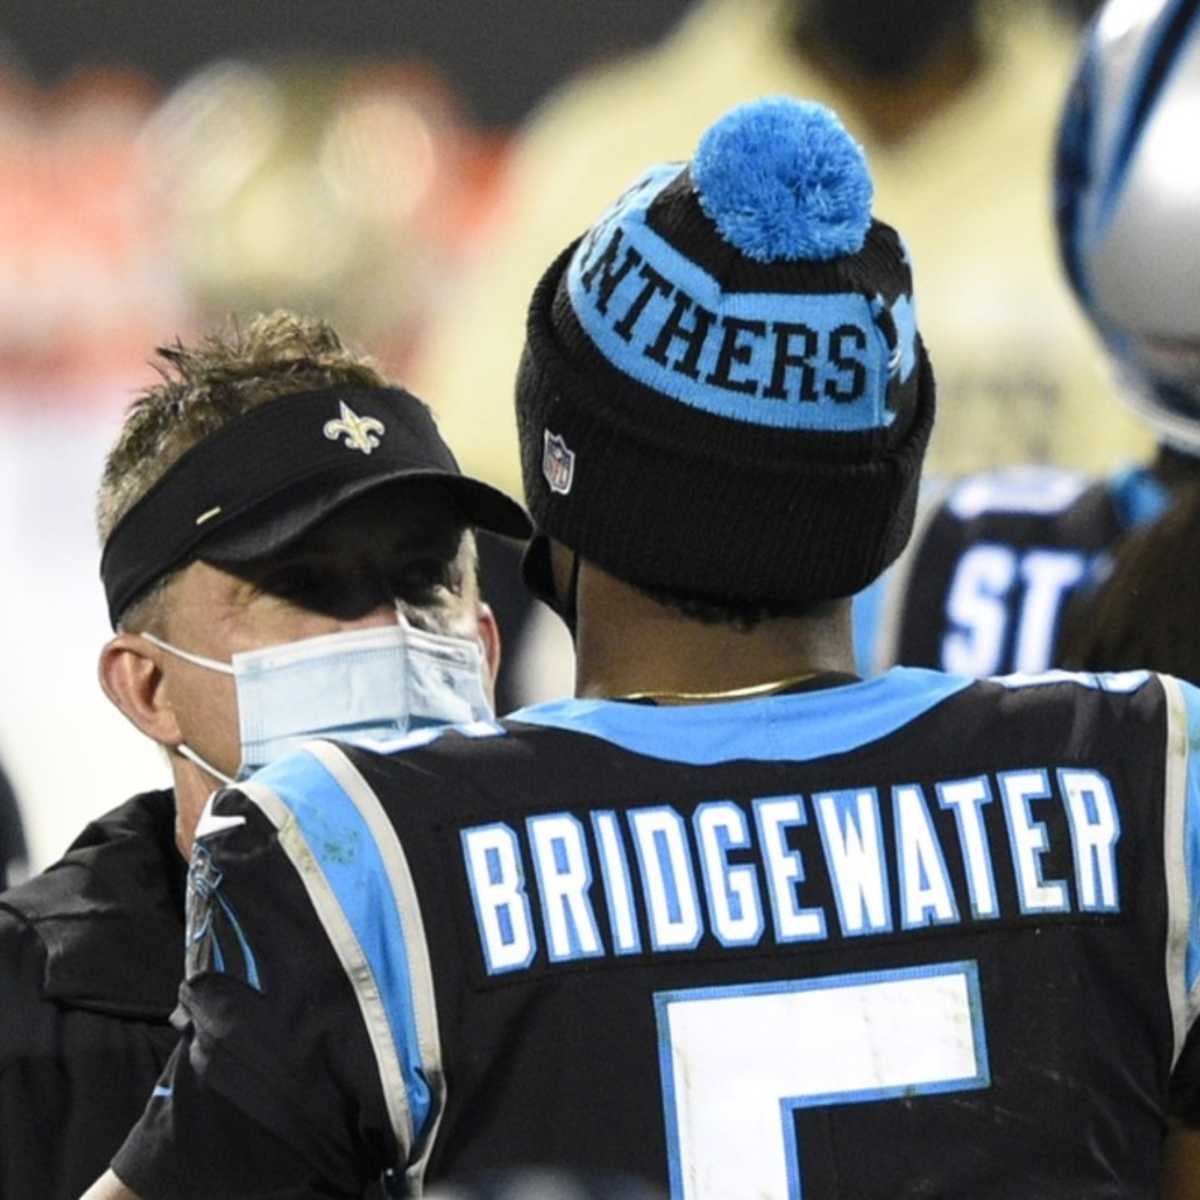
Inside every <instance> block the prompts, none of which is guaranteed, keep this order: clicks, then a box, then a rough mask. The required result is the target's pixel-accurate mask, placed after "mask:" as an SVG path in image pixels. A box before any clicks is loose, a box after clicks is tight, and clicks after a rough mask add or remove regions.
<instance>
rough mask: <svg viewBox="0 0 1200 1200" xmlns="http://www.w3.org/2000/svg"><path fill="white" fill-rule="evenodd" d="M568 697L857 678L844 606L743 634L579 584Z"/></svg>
mask: <svg viewBox="0 0 1200 1200" xmlns="http://www.w3.org/2000/svg"><path fill="white" fill-rule="evenodd" d="M575 649H576V671H575V691H576V695H578V696H581V697H617V696H640V695H652V696H662V695H664V694H669V696H670V697H678V698H685V697H686V698H693V697H694V698H697V699H701V698H713V699H717V698H721V697H720V694H721V693H728V692H735V691H739V690H742V689H758V688H763V687H764V685H769V684H775V683H784V684H786V683H787V682H790V681H793V680H797V679H801V678H804V677H806V676H810V675H820V674H823V673H826V672H831V671H836V672H846V673H853V671H854V648H853V644H852V641H851V634H850V603H849V601H838V602H835V603H833V604H830V605H829V606H828V607H827V608H825V609H823V610H822V611H821V612H820V613H818V614H815V615H812V616H805V617H781V618H774V619H771V620H766V621H762V622H760V623H759V624H757V625H756V626H755V627H754V628H753V629H750V630H746V631H740V630H737V629H735V628H733V627H732V626H731V625H725V624H708V623H706V622H703V621H697V620H693V619H691V618H689V617H685V616H684V615H683V614H682V613H680V612H679V611H678V610H676V609H673V608H670V607H668V606H666V605H663V604H660V603H658V602H657V601H656V600H654V599H652V598H651V597H649V596H647V595H646V594H645V593H643V592H640V591H638V590H637V589H635V588H631V587H629V586H628V585H626V584H623V583H620V582H619V581H618V580H615V579H613V578H612V577H611V576H608V575H605V574H604V573H603V572H600V571H594V570H588V571H586V572H585V575H584V577H583V578H581V581H580V594H579V624H578V630H577V635H576V644H575Z"/></svg>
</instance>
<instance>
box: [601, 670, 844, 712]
mask: <svg viewBox="0 0 1200 1200" xmlns="http://www.w3.org/2000/svg"><path fill="white" fill-rule="evenodd" d="M822 674H825V672H823V671H805V672H803V673H802V674H800V675H789V676H788V677H787V678H786V679H773V680H771V681H770V682H769V683H752V684H750V685H749V686H748V687H740V688H728V689H726V690H725V691H720V692H666V691H664V692H630V693H629V694H628V695H625V696H613V697H612V699H614V700H659V701H665V702H666V703H668V704H670V703H675V704H696V703H702V702H703V701H705V700H748V699H749V698H750V697H752V696H770V695H773V694H774V693H775V692H782V691H786V690H787V689H788V688H790V687H795V685H796V684H798V683H804V682H806V681H807V680H809V679H816V678H817V676H818V675H822Z"/></svg>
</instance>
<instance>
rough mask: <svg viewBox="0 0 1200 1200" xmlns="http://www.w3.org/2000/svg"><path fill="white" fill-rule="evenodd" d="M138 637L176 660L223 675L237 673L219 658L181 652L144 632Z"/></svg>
mask: <svg viewBox="0 0 1200 1200" xmlns="http://www.w3.org/2000/svg"><path fill="white" fill-rule="evenodd" d="M138 636H139V637H144V638H145V639H146V641H148V642H149V643H150V644H151V645H153V646H157V647H158V648H159V649H160V650H165V651H166V652H167V653H168V654H173V655H175V657H176V658H182V659H183V660H184V661H185V662H190V663H195V664H196V666H198V667H207V668H208V669H209V670H210V671H220V672H221V673H222V674H223V675H233V674H234V673H235V672H234V669H233V667H232V665H231V664H229V663H227V662H221V660H220V659H218V658H205V657H204V655H203V654H192V653H191V652H190V651H188V650H180V649H179V647H178V646H172V645H171V643H170V642H164V641H163V640H162V638H159V637H155V636H154V634H152V633H145V632H143V633H140V634H139V635H138Z"/></svg>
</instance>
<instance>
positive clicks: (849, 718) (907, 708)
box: [510, 667, 975, 766]
mask: <svg viewBox="0 0 1200 1200" xmlns="http://www.w3.org/2000/svg"><path fill="white" fill-rule="evenodd" d="M974 682H975V681H974V680H973V679H969V678H967V677H966V676H962V675H946V674H943V673H942V672H940V671H924V670H916V669H913V668H909V667H893V668H892V669H891V670H890V671H888V672H887V673H886V674H884V675H880V676H877V677H876V678H875V679H868V680H865V681H863V682H862V683H853V684H848V685H846V686H843V687H831V688H820V689H818V690H815V691H811V692H799V693H796V694H792V695H782V696H764V697H761V698H759V699H753V700H737V701H732V702H727V703H715V704H684V705H668V706H661V707H652V706H649V705H645V704H631V703H627V702H624V701H620V700H555V701H552V702H551V703H549V704H539V705H535V706H534V707H532V708H524V709H520V710H519V711H517V712H515V713H513V714H512V715H511V717H510V720H513V721H521V722H524V723H525V724H529V725H543V726H548V727H550V728H554V729H563V730H567V731H570V732H573V733H586V734H590V735H591V736H593V737H598V738H603V739H604V740H605V741H606V742H611V743H612V744H613V745H615V746H620V747H622V748H623V749H625V750H630V751H632V752H633V753H635V754H644V755H646V756H647V757H649V758H661V759H665V760H667V761H669V762H680V763H689V764H691V765H692V766H709V765H711V764H713V763H719V762H732V761H735V760H738V759H748V760H751V761H755V762H807V761H809V760H811V759H816V758H826V757H828V756H829V755H832V754H844V753H846V752H847V751H849V750H856V749H858V747H859V746H865V745H867V744H868V743H870V742H877V741H879V739H880V738H884V737H887V736H888V735H889V734H891V733H895V732H896V731H897V730H898V729H902V728H903V727H904V726H905V725H907V724H909V723H910V722H911V721H914V720H915V719H916V718H917V717H919V716H921V715H922V714H923V713H926V712H928V711H929V710H930V709H931V708H933V707H934V706H935V705H938V704H941V702H942V701H943V700H946V699H948V698H949V697H951V696H954V695H957V694H958V693H959V692H961V691H962V690H963V689H964V688H968V687H970V686H971V684H972V683H974Z"/></svg>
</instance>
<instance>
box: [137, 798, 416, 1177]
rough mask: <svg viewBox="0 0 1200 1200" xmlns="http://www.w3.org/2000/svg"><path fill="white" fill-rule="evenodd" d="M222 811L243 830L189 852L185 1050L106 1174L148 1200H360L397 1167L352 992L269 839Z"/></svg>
mask: <svg viewBox="0 0 1200 1200" xmlns="http://www.w3.org/2000/svg"><path fill="white" fill-rule="evenodd" d="M225 795H226V796H227V797H228V796H232V797H233V798H234V799H235V800H237V801H239V802H240V806H239V807H238V808H237V809H236V811H237V813H238V814H239V816H241V817H244V818H245V819H244V820H242V821H238V820H235V821H234V822H233V823H232V825H230V826H228V827H225V828H222V829H221V831H220V832H218V833H216V834H213V835H211V836H207V837H203V838H200V839H198V840H197V844H196V849H195V850H194V852H193V858H192V865H191V868H190V871H189V878H188V921H187V975H186V979H185V982H184V984H183V986H182V987H181V989H180V993H179V1007H178V1009H177V1010H176V1015H175V1018H174V1019H175V1022H176V1024H177V1025H179V1026H180V1027H181V1034H182V1040H181V1044H180V1047H179V1050H178V1051H177V1053H176V1055H175V1057H174V1058H173V1060H172V1062H171V1065H170V1068H169V1070H168V1072H167V1073H166V1075H165V1076H164V1078H163V1081H162V1083H161V1084H160V1090H159V1092H158V1094H156V1095H155V1096H154V1097H153V1098H152V1099H151V1101H150V1103H149V1105H148V1107H147V1109H146V1112H145V1114H144V1115H143V1117H142V1119H141V1121H140V1122H139V1123H138V1125H137V1126H136V1127H135V1128H134V1130H133V1132H132V1134H131V1135H130V1137H129V1138H128V1140H127V1141H126V1143H125V1146H124V1147H123V1148H122V1150H121V1152H120V1154H119V1155H118V1157H117V1159H116V1160H115V1161H114V1168H115V1170H116V1172H117V1174H118V1175H119V1176H120V1177H121V1178H122V1179H123V1180H125V1181H126V1182H127V1183H128V1184H129V1185H130V1186H132V1187H133V1188H134V1189H135V1190H136V1191H138V1192H139V1193H140V1194H141V1195H143V1196H144V1197H146V1200H157V1197H160V1196H161V1197H168V1196H170V1197H176V1196H180V1197H184V1196H193V1195H195V1196H206V1197H211V1196H222V1197H225V1196H228V1197H231V1198H232V1197H241V1196H257V1195H270V1196H271V1197H273V1198H274V1197H280V1198H282V1197H292V1196H308V1195H311V1196H319V1197H326V1196H328V1197H334V1196H338V1197H340V1196H359V1195H362V1194H363V1192H364V1191H365V1190H366V1189H367V1188H368V1187H369V1186H370V1185H371V1184H372V1182H373V1181H374V1180H377V1179H378V1177H379V1176H380V1175H381V1174H382V1172H383V1171H384V1170H385V1169H386V1168H388V1167H391V1166H393V1165H394V1164H396V1163H397V1162H398V1161H399V1159H400V1157H401V1154H400V1151H399V1149H398V1147H397V1143H396V1140H395V1138H394V1135H393V1131H392V1126H391V1123H390V1121H389V1118H388V1111H387V1106H386V1102H385V1100H384V1097H383V1091H382V1085H381V1083H380V1075H379V1069H378V1067H377V1065H376V1061H375V1056H374V1054H375V1052H374V1050H373V1048H372V1044H371V1041H370V1038H369V1037H368V1034H367V1031H366V1028H365V1026H364V1024H363V1018H362V1013H361V1011H360V1009H359V1006H358V1003H357V1001H356V996H355V991H354V988H353V986H352V985H351V983H350V981H349V980H348V978H347V975H346V971H345V969H344V968H343V966H342V963H341V960H340V959H339V957H338V955H337V953H336V952H335V950H334V948H333V947H332V945H331V944H330V942H329V939H328V937H327V936H326V933H325V929H324V926H323V924H322V921H321V919H320V917H319V916H318V914H317V913H316V912H315V910H314V908H313V905H312V902H311V901H310V898H309V895H308V893H307V891H306V890H305V886H304V884H303V882H302V881H301V879H300V877H299V875H298V874H297V871H296V869H295V867H294V866H293V865H292V862H291V860H290V859H289V857H288V855H287V854H286V853H285V851H284V850H283V848H282V847H281V846H280V843H279V840H278V838H277V836H276V831H275V828H274V827H273V826H272V825H271V824H270V822H269V821H268V820H267V819H266V818H265V817H264V816H263V814H262V813H261V812H259V811H258V810H257V809H255V808H254V806H253V805H252V804H250V803H249V802H247V801H245V800H244V799H243V798H242V797H241V796H240V795H238V794H237V793H226V794H225ZM226 811H229V810H228V809H227V810H226ZM251 1158H253V1159H254V1160H255V1161H256V1162H261V1163H263V1164H265V1165H264V1166H263V1168H262V1170H261V1171H258V1169H257V1168H256V1178H258V1179H259V1181H258V1183H257V1185H256V1183H255V1182H254V1180H252V1179H250V1178H249V1177H248V1176H246V1175H244V1173H242V1172H241V1168H240V1166H239V1167H238V1169H237V1170H236V1171H232V1172H231V1163H234V1164H241V1163H245V1162H247V1161H249V1160H250V1159H251ZM259 1177H261V1178H259ZM263 1180H270V1181H271V1183H272V1186H273V1187H274V1188H275V1189H276V1190H271V1191H268V1192H263V1191H262V1190H261V1188H262V1186H263ZM256 1186H257V1187H258V1188H259V1190H255V1187H256ZM279 1187H285V1188H287V1189H292V1190H284V1191H279V1190H278V1188H279ZM247 1189H249V1190H247Z"/></svg>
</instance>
